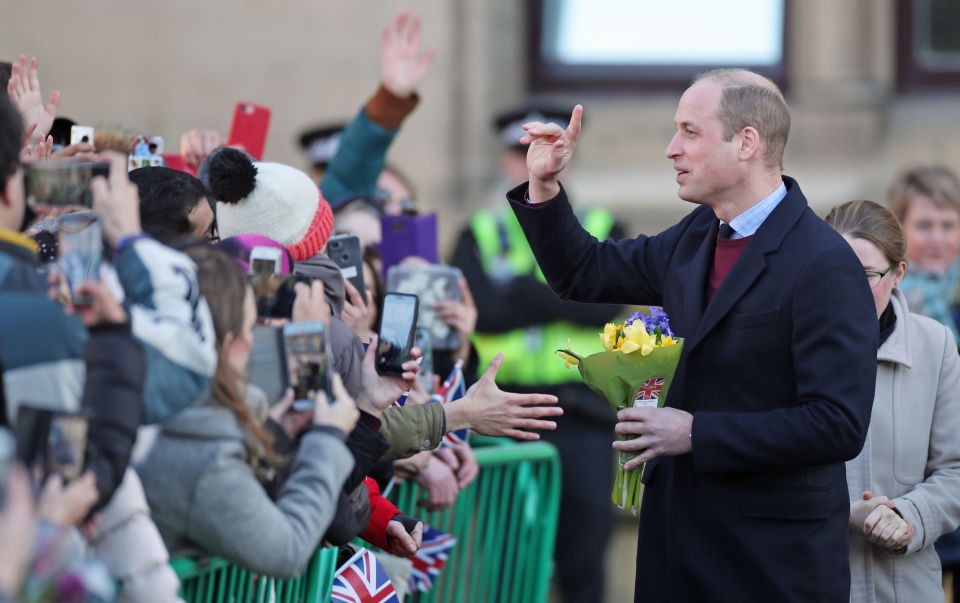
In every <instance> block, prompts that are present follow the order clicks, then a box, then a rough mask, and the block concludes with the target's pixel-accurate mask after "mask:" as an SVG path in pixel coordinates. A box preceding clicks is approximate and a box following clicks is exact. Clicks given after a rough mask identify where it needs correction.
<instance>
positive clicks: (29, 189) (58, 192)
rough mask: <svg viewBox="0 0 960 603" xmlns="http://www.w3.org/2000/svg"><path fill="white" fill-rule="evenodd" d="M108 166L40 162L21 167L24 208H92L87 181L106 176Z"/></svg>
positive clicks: (56, 161) (84, 163)
mask: <svg viewBox="0 0 960 603" xmlns="http://www.w3.org/2000/svg"><path fill="white" fill-rule="evenodd" d="M109 175H110V164H109V163H90V162H74V161H60V160H54V161H41V162H34V163H28V164H26V165H25V166H24V186H25V189H26V197H27V205H29V206H30V207H50V206H64V205H74V206H79V207H92V206H93V198H92V197H91V195H90V180H92V179H93V177H94V176H104V177H109Z"/></svg>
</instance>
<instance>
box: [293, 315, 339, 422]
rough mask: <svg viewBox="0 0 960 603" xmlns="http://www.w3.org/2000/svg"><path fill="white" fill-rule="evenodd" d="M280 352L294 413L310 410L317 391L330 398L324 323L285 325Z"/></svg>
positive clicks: (328, 363) (328, 362)
mask: <svg viewBox="0 0 960 603" xmlns="http://www.w3.org/2000/svg"><path fill="white" fill-rule="evenodd" d="M283 351H284V360H285V362H286V366H287V374H288V375H289V377H290V387H292V388H293V408H294V410H297V411H301V412H305V411H307V410H310V409H311V408H313V407H314V405H315V404H316V397H317V394H319V393H320V392H324V393H325V394H326V395H327V398H328V399H330V398H331V396H332V392H331V388H330V371H331V365H330V342H329V339H328V338H327V332H326V327H325V326H324V324H323V321H319V320H315V321H306V322H291V323H288V324H286V325H284V326H283Z"/></svg>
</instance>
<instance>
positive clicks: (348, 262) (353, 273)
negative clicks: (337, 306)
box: [327, 234, 367, 303]
mask: <svg viewBox="0 0 960 603" xmlns="http://www.w3.org/2000/svg"><path fill="white" fill-rule="evenodd" d="M327 255H328V256H329V257H330V259H331V260H333V261H334V263H335V264H336V265H337V266H339V267H340V272H341V273H343V278H345V279H347V280H348V281H350V284H351V285H353V286H354V287H356V289H357V291H359V292H360V299H362V300H364V303H366V300H367V293H366V289H364V286H363V285H364V283H363V250H362V248H361V247H360V237H358V236H357V235H346V234H344V235H336V236H333V237H330V240H329V241H327Z"/></svg>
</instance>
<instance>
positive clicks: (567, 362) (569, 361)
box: [557, 350, 580, 368]
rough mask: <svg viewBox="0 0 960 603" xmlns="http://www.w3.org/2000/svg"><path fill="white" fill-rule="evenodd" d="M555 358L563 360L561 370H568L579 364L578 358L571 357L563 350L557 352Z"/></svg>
mask: <svg viewBox="0 0 960 603" xmlns="http://www.w3.org/2000/svg"><path fill="white" fill-rule="evenodd" d="M557 356H559V357H560V358H562V359H563V368H570V367H571V366H577V365H579V364H580V359H579V358H577V357H576V356H571V355H570V354H568V353H566V352H564V351H563V350H557Z"/></svg>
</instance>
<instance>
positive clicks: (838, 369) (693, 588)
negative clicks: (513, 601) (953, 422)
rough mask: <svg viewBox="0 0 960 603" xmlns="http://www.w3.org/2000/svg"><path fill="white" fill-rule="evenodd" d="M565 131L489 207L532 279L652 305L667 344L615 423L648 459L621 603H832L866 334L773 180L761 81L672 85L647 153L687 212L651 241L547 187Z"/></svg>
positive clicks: (843, 271)
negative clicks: (603, 223)
mask: <svg viewBox="0 0 960 603" xmlns="http://www.w3.org/2000/svg"><path fill="white" fill-rule="evenodd" d="M582 111H583V109H582V108H581V107H579V106H578V107H577V108H575V109H574V112H573V115H572V119H571V123H570V126H569V127H568V128H566V129H561V128H560V127H559V126H556V125H554V124H542V123H531V124H527V125H526V126H525V128H526V131H527V133H528V138H529V140H530V141H531V143H532V144H531V146H530V150H529V152H528V155H527V165H528V169H529V173H530V181H529V183H527V184H524V185H521V186H520V187H518V188H516V189H514V190H512V191H510V193H508V198H509V199H510V201H511V204H512V206H513V208H514V210H515V211H516V213H517V216H518V217H519V220H520V223H521V225H522V226H523V229H524V231H525V233H526V235H527V238H528V239H529V241H530V244H531V246H532V247H533V250H534V253H535V254H536V257H537V260H538V261H539V263H540V267H541V268H542V269H543V272H544V274H545V275H546V277H547V280H548V282H549V283H550V286H551V287H552V288H553V289H554V290H555V291H556V292H557V293H558V294H559V295H560V297H562V298H564V299H572V300H577V301H581V302H595V303H596V302H602V303H616V304H646V305H661V306H663V307H664V309H665V310H666V312H667V313H668V314H669V316H670V320H671V324H672V326H673V330H674V331H675V332H676V333H677V334H678V335H680V336H681V337H684V338H685V339H686V343H685V346H684V351H683V357H682V359H681V361H680V366H679V368H678V369H677V373H676V376H675V380H674V383H673V385H672V386H671V390H670V397H669V401H668V405H669V407H668V408H661V409H650V408H632V409H627V410H624V411H621V412H620V414H619V417H618V418H619V423H618V424H617V427H616V431H617V433H619V434H629V435H631V436H633V439H630V440H627V441H625V442H617V443H615V444H614V447H616V448H619V449H621V450H630V451H642V454H640V456H639V457H638V458H637V459H635V460H634V461H632V462H631V463H629V464H628V468H634V467H636V466H637V465H639V464H640V463H642V462H645V461H651V462H650V463H649V466H648V467H647V469H646V473H645V475H644V482H645V484H646V491H645V494H644V499H643V506H642V509H641V514H640V542H639V548H638V552H637V582H636V594H635V600H636V601H644V602H647V601H657V602H659V601H664V602H677V601H698V602H699V601H736V602H744V601H764V602H766V601H776V602H778V603H782V602H788V601H796V602H804V603H808V602H813V601H816V602H823V601H829V602H837V603H841V602H843V603H846V601H848V597H849V589H850V572H849V566H848V561H847V517H848V515H849V501H848V497H847V485H846V479H845V473H844V461H846V460H848V459H852V458H854V457H855V456H856V455H857V454H858V453H859V452H860V449H861V448H862V446H863V443H864V439H865V437H866V434H867V426H868V424H869V422H870V410H871V406H872V403H873V390H874V379H875V374H876V352H877V338H878V323H877V319H876V312H875V310H874V306H873V301H872V297H871V295H870V289H869V285H868V284H867V279H866V277H865V276H864V273H863V267H862V266H861V265H860V263H859V262H858V261H857V258H856V256H854V254H853V252H852V250H851V249H850V248H849V246H848V245H847V243H846V242H845V241H844V240H843V239H842V238H840V236H839V235H837V234H836V233H835V232H834V231H833V230H832V229H831V228H829V227H828V226H827V225H826V224H825V223H824V222H823V221H822V220H820V218H818V217H817V216H816V215H815V214H814V213H813V211H811V210H810V208H809V207H808V206H807V201H806V199H805V198H804V196H803V193H802V192H801V191H800V186H799V185H798V184H797V182H796V181H795V180H793V179H791V178H788V177H784V176H782V172H781V170H782V168H781V165H782V157H783V150H784V146H785V145H786V141H787V135H788V132H789V128H790V114H789V110H788V109H787V106H786V103H785V102H784V100H783V96H782V94H781V93H780V91H779V90H778V89H777V87H776V85H775V84H773V83H772V82H770V81H769V80H767V79H766V78H763V77H761V76H759V75H757V74H754V73H751V72H749V71H744V70H717V71H713V72H708V73H706V74H704V75H702V76H700V77H699V78H697V79H696V80H695V81H694V83H693V84H692V85H691V86H690V87H689V88H688V89H687V90H686V92H684V94H683V96H682V97H681V99H680V102H679V105H678V107H677V112H676V116H675V122H676V132H675V134H674V135H673V139H672V140H671V141H670V144H669V146H668V147H667V150H666V154H667V157H668V158H669V159H671V160H672V161H673V167H674V170H676V172H677V175H676V180H677V184H678V185H679V191H678V194H679V196H680V198H681V199H684V200H686V201H690V202H693V203H697V204H699V205H700V207H698V208H697V209H695V210H694V211H693V212H692V213H690V214H689V215H688V216H687V217H686V218H684V219H683V220H682V221H681V222H680V223H679V224H677V225H675V226H673V227H671V228H669V229H667V230H665V231H664V232H662V233H660V234H659V235H656V236H652V237H647V236H639V237H637V238H635V239H627V240H623V241H619V242H606V243H600V242H598V241H597V240H596V239H594V238H593V237H591V236H590V235H589V234H587V233H586V232H585V231H584V230H583V229H582V228H581V227H580V225H579V224H578V222H577V219H576V217H575V216H574V214H573V212H572V211H571V210H570V205H569V203H568V201H567V198H566V195H565V193H564V191H563V189H562V187H561V186H560V182H559V179H558V178H559V175H560V173H561V172H562V170H563V168H564V166H566V165H567V163H568V162H569V160H570V158H571V156H572V155H573V151H574V147H575V145H576V142H577V137H578V135H579V130H580V128H579V126H580V118H581V115H582Z"/></svg>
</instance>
